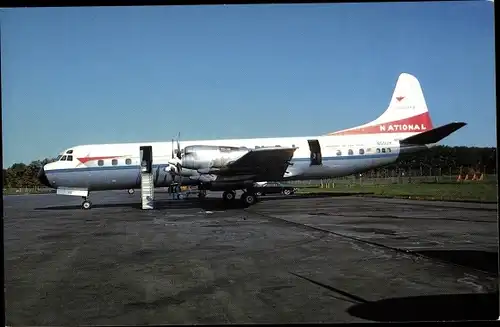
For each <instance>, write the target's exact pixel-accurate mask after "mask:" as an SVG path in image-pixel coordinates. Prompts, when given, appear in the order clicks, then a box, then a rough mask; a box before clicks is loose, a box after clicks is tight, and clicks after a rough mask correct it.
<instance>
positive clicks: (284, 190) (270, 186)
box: [254, 182, 297, 195]
mask: <svg viewBox="0 0 500 327" xmlns="http://www.w3.org/2000/svg"><path fill="white" fill-rule="evenodd" d="M254 188H255V191H256V192H255V194H257V195H266V194H278V193H279V194H283V195H291V194H294V193H295V192H296V191H297V188H295V187H293V186H289V185H284V184H281V183H280V182H265V183H258V184H257V183H256V185H254Z"/></svg>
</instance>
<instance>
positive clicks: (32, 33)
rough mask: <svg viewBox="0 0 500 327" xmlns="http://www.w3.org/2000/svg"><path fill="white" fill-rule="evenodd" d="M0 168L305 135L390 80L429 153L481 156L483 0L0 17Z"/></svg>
mask: <svg viewBox="0 0 500 327" xmlns="http://www.w3.org/2000/svg"><path fill="white" fill-rule="evenodd" d="M1 27H2V30H1V32H2V88H3V89H2V92H3V117H2V118H3V142H4V143H3V146H4V152H3V163H4V166H10V165H11V164H12V163H14V162H26V163H28V162H30V161H31V160H35V159H42V158H44V157H54V156H56V155H57V154H58V152H59V151H62V150H63V149H65V148H67V147H70V146H72V145H77V144H89V143H113V142H129V141H131V142H138V141H157V140H167V141H168V140H170V139H171V137H172V136H174V135H176V133H177V132H178V131H181V136H182V138H183V139H211V138H245V137H268V136H269V137H270V136H301V135H304V136H306V135H321V134H325V133H328V132H332V131H335V130H338V129H342V128H348V127H353V126H355V125H359V124H360V123H365V122H368V121H370V120H372V119H375V118H376V117H378V115H380V114H381V113H382V112H383V111H384V110H385V109H386V108H387V105H388V103H389V100H390V97H391V95H392V91H393V88H394V84H395V82H396V79H397V77H398V75H399V74H400V73H401V72H409V73H412V74H414V75H415V76H417V77H418V79H419V80H420V82H421V84H422V87H423V90H424V94H425V96H426V100H427V104H428V106H429V109H430V112H431V116H432V119H433V122H434V125H440V124H445V123H448V122H450V121H466V122H468V123H469V125H468V126H467V127H465V128H464V129H462V130H460V131H459V132H457V133H456V134H455V135H452V136H451V137H450V138H449V139H448V140H446V142H445V143H444V144H449V145H477V146H495V143H496V136H495V135H496V134H495V133H496V129H495V121H496V112H495V104H496V100H495V73H494V60H495V54H494V18H493V4H492V3H491V2H486V1H478V2H452V3H437V2H436V3H380V4H378V3H372V4H321V5H313V4H310V5H245V6H189V7H181V6H175V7H174V6H165V7H159V6H156V7H118V8H116V7H107V8H106V7H101V8H98V7H95V8H34V9H27V8H20V9H3V10H2V13H1Z"/></svg>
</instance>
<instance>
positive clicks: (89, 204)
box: [82, 196, 92, 210]
mask: <svg viewBox="0 0 500 327" xmlns="http://www.w3.org/2000/svg"><path fill="white" fill-rule="evenodd" d="M82 198H83V202H82V209H83V210H89V209H90V208H92V202H90V201H89V200H88V198H87V197H86V196H83V197H82Z"/></svg>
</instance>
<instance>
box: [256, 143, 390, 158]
mask: <svg viewBox="0 0 500 327" xmlns="http://www.w3.org/2000/svg"><path fill="white" fill-rule="evenodd" d="M275 146H276V147H281V145H275ZM255 148H256V149H258V148H263V146H258V145H256V146H255ZM292 148H295V144H292ZM370 150H371V148H368V149H367V151H368V152H369V151H370ZM375 151H376V152H377V153H388V152H391V149H390V148H377V149H376V150H375ZM358 153H359V154H365V149H359V150H358ZM336 155H337V156H341V155H342V151H341V150H337V153H336ZM347 155H349V156H352V155H354V150H352V149H349V150H347Z"/></svg>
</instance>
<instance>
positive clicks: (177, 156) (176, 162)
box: [168, 133, 182, 184]
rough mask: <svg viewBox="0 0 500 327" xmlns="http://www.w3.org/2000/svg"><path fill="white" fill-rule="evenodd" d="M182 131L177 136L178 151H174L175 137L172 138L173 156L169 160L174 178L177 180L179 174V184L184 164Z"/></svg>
mask: <svg viewBox="0 0 500 327" xmlns="http://www.w3.org/2000/svg"><path fill="white" fill-rule="evenodd" d="M180 135H181V133H179V134H178V138H177V153H175V152H174V139H173V138H172V158H171V159H170V160H169V161H168V163H169V165H170V174H171V175H172V180H173V181H174V182H175V176H179V177H180V178H179V184H180V181H182V176H181V172H182V165H181V159H182V155H181V147H180V143H179V139H180Z"/></svg>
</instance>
